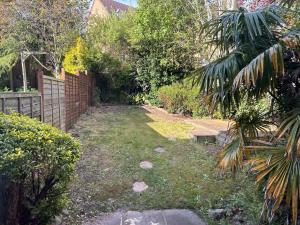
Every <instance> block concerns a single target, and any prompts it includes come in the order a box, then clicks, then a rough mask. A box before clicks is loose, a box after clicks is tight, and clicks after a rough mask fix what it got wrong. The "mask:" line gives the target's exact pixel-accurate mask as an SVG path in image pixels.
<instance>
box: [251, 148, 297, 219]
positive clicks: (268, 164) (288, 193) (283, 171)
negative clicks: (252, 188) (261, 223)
mask: <svg viewBox="0 0 300 225" xmlns="http://www.w3.org/2000/svg"><path fill="white" fill-rule="evenodd" d="M268 151H270V149H268ZM252 162H254V163H255V167H253V169H252V170H253V171H254V172H255V173H256V175H257V176H256V182H257V183H264V182H266V185H265V203H266V204H265V206H266V208H265V210H267V211H268V216H269V218H270V219H271V218H272V217H273V215H274V213H275V212H276V211H277V210H278V208H279V207H280V206H281V204H282V203H283V199H284V198H285V202H286V204H287V205H288V206H290V208H291V214H292V215H291V216H292V221H293V223H294V224H296V223H297V216H298V201H299V191H300V185H299V184H300V160H299V159H298V158H296V159H293V160H290V159H289V158H288V157H287V156H286V154H285V148H279V147H274V149H273V151H272V153H271V152H270V154H269V155H265V156H258V157H257V158H255V159H252Z"/></svg>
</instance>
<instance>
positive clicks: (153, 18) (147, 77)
mask: <svg viewBox="0 0 300 225" xmlns="http://www.w3.org/2000/svg"><path fill="white" fill-rule="evenodd" d="M195 4H196V5H195ZM195 4H193V5H192V4H187V2H185V1H180V0H166V1H165V0H159V1H153V0H141V1H140V2H139V6H138V9H137V11H136V16H135V27H134V29H133V31H132V35H131V39H132V42H131V43H132V46H131V48H130V50H131V51H130V53H131V59H132V65H135V70H136V78H137V81H138V82H139V84H140V86H141V87H142V88H143V90H144V91H146V92H149V91H151V90H156V89H157V88H159V87H160V86H163V85H167V84H170V83H172V82H174V81H177V80H180V79H182V78H183V77H184V75H185V74H187V73H190V72H191V71H192V70H193V68H194V65H195V63H194V62H195V61H198V60H199V58H197V56H199V55H200V54H199V52H201V50H202V48H197V47H199V45H198V44H197V45H195V43H196V42H198V41H199V36H198V33H197V31H199V27H200V25H199V24H200V21H197V20H196V19H195V17H194V16H195V13H199V11H202V12H203V11H204V5H203V4H202V3H195ZM193 7H194V8H193Z"/></svg>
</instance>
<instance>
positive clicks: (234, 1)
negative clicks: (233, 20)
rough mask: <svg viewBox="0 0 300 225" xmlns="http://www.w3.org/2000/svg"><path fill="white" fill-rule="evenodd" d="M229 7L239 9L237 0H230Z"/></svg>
mask: <svg viewBox="0 0 300 225" xmlns="http://www.w3.org/2000/svg"><path fill="white" fill-rule="evenodd" d="M231 8H232V10H238V9H239V4H238V0H232V6H231Z"/></svg>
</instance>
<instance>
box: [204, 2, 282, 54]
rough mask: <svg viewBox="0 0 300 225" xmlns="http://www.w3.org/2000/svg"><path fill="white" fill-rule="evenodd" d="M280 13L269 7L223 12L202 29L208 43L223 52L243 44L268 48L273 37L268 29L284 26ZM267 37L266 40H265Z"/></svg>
mask: <svg viewBox="0 0 300 225" xmlns="http://www.w3.org/2000/svg"><path fill="white" fill-rule="evenodd" d="M280 14H281V11H280V10H279V7H277V6H274V5H272V6H270V7H266V8H263V9H259V10H256V11H253V12H248V11H247V10H246V9H242V8H241V9H240V10H239V11H228V12H225V13H224V14H223V15H222V16H221V17H220V18H217V19H215V20H212V21H208V22H207V23H206V24H205V25H204V26H203V27H204V28H203V32H204V33H205V35H206V37H210V41H209V43H210V44H211V45H213V46H217V47H218V48H219V49H220V50H221V51H223V52H225V53H226V52H230V50H231V49H232V48H235V47H238V46H240V45H243V44H245V43H249V44H251V45H252V46H256V45H257V42H262V41H263V43H260V45H262V46H265V45H267V46H269V45H270V43H271V42H272V39H273V38H274V37H275V34H274V32H273V31H272V30H271V29H270V27H273V26H278V25H279V26H280V25H282V24H284V21H283V19H281V15H280ZM266 37H267V38H266Z"/></svg>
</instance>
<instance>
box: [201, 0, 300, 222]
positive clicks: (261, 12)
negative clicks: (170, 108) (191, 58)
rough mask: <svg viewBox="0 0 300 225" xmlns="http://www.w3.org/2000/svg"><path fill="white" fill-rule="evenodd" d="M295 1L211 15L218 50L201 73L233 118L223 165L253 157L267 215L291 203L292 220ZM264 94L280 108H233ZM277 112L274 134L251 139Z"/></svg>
mask: <svg viewBox="0 0 300 225" xmlns="http://www.w3.org/2000/svg"><path fill="white" fill-rule="evenodd" d="M297 2H298V1H296V0H285V1H284V2H282V5H280V6H278V5H271V6H269V7H266V8H263V9H258V10H256V11H254V12H249V11H247V10H246V9H242V8H240V9H239V10H233V11H230V12H226V13H224V14H223V15H222V16H221V17H220V18H217V19H215V20H211V21H209V22H208V23H207V24H206V25H205V26H204V29H203V32H204V34H205V35H206V36H208V37H209V44H210V46H211V47H212V48H214V49H215V50H214V53H218V56H217V57H215V60H214V61H212V62H211V63H210V64H208V65H206V66H204V67H202V68H200V69H199V71H198V76H197V77H196V81H197V83H199V85H200V89H201V91H202V92H203V93H205V94H206V95H207V96H208V99H209V104H210V106H212V108H215V107H217V106H218V107H220V108H221V109H222V112H223V113H224V114H227V115H228V114H230V113H232V114H233V118H235V119H234V124H233V126H232V128H231V134H232V142H231V143H229V144H228V145H227V146H226V147H225V148H224V149H223V150H222V151H221V152H220V154H219V156H220V159H219V166H220V167H221V168H222V169H227V168H229V169H231V170H233V171H236V170H237V169H238V168H239V167H241V166H242V164H244V163H245V160H248V162H251V163H253V165H254V167H253V172H255V173H256V174H257V182H258V183H263V184H264V187H265V188H264V192H265V209H266V211H267V212H268V214H267V215H268V216H269V219H271V218H272V217H273V215H274V213H275V212H276V211H277V210H278V209H279V207H280V206H282V205H283V204H286V205H288V206H289V208H290V209H291V220H292V222H293V223H294V224H296V223H297V217H298V201H299V198H300V196H299V193H300V31H299V28H298V27H296V26H295V24H296V23H295V22H297V21H293V20H292V19H288V21H289V22H286V21H285V19H284V18H283V17H284V16H283V15H288V14H290V15H292V14H293V13H299V5H297V4H298V3H297ZM290 18H291V17H290ZM214 56H215V55H214ZM266 95H268V96H270V98H271V99H272V101H273V102H274V105H277V107H276V108H275V107H274V108H272V109H271V111H272V112H273V113H272V114H271V115H274V114H277V116H269V118H268V119H269V121H266V120H265V119H260V118H259V116H258V117H257V120H251V119H242V120H241V118H240V117H237V116H236V115H235V113H234V112H236V111H237V109H238V108H239V105H240V103H241V99H243V98H245V97H246V98H248V99H257V100H258V99H261V98H264V97H265V96H266ZM279 115H280V116H279ZM252 119H253V118H252ZM274 120H275V121H277V122H278V123H279V124H280V123H281V125H280V126H279V128H278V131H277V135H276V138H274V139H272V140H271V141H270V142H268V143H266V144H265V145H262V146H255V145H253V142H252V140H253V139H255V138H257V134H258V132H259V131H265V128H266V126H267V124H268V123H269V122H270V121H274ZM254 152H255V154H253V153H254ZM284 199H285V201H283V200H284Z"/></svg>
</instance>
